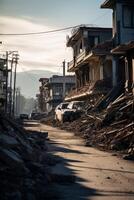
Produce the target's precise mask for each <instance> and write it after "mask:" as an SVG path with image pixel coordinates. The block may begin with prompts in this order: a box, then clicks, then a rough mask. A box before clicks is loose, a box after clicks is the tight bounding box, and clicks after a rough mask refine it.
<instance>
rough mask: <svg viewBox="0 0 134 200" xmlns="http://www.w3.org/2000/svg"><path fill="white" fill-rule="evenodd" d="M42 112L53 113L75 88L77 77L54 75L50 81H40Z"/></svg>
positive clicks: (44, 79) (43, 79)
mask: <svg viewBox="0 0 134 200" xmlns="http://www.w3.org/2000/svg"><path fill="white" fill-rule="evenodd" d="M40 82H41V84H42V85H41V87H40V98H39V97H38V98H39V99H40V105H41V106H40V110H41V111H48V112H49V111H51V110H52V109H53V108H55V107H56V106H57V105H58V104H59V103H61V102H62V101H64V98H65V96H66V95H67V94H68V93H69V92H70V91H71V90H72V88H74V87H75V76H58V75H53V76H52V77H50V78H49V79H46V78H42V79H40Z"/></svg>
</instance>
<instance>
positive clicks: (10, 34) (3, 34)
mask: <svg viewBox="0 0 134 200" xmlns="http://www.w3.org/2000/svg"><path fill="white" fill-rule="evenodd" d="M79 26H80V25H77V26H70V27H65V28H60V29H55V30H51V31H41V32H31V33H0V35H1V36H19V35H20V36H21V35H41V34H47V33H55V32H60V31H65V30H68V29H72V28H77V27H79Z"/></svg>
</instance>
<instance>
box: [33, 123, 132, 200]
mask: <svg viewBox="0 0 134 200" xmlns="http://www.w3.org/2000/svg"><path fill="white" fill-rule="evenodd" d="M33 128H34V129H40V130H42V131H48V134H49V139H50V140H49V141H48V151H49V153H50V155H55V157H56V159H55V161H56V162H57V164H56V165H52V167H51V168H52V174H53V175H54V177H57V178H56V179H57V183H54V184H53V189H52V192H53V191H54V190H56V192H57V193H58V195H59V196H60V199H62V200H86V199H87V200H120V199H121V200H129V199H130V200H132V199H133V200H134V163H133V162H132V161H126V160H123V159H122V158H120V157H119V156H116V155H115V154H112V153H107V152H103V151H99V150H97V149H95V148H90V147H85V146H84V142H83V140H82V139H80V138H78V137H76V136H74V135H73V133H69V132H66V131H63V130H59V129H57V128H53V127H49V126H46V125H42V124H40V125H37V127H36V125H35V127H33Z"/></svg>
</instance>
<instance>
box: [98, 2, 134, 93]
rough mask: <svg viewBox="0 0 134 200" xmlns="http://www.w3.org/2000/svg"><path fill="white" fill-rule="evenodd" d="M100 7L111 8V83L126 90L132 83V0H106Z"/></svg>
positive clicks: (133, 43) (133, 59) (133, 69)
mask: <svg viewBox="0 0 134 200" xmlns="http://www.w3.org/2000/svg"><path fill="white" fill-rule="evenodd" d="M101 8H105V9H112V10H113V34H112V35H113V49H112V50H111V52H112V54H113V56H112V59H113V61H112V69H113V73H112V74H113V85H118V84H119V83H122V84H123V85H124V87H125V88H126V90H131V89H132V90H133V84H134V1H130V0H106V1H105V2H104V3H103V4H102V5H101Z"/></svg>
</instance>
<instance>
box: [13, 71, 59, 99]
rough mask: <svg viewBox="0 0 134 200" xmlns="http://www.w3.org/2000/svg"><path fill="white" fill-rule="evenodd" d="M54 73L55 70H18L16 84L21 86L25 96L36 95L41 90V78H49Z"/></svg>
mask: <svg viewBox="0 0 134 200" xmlns="http://www.w3.org/2000/svg"><path fill="white" fill-rule="evenodd" d="M54 74H55V73H54V72H51V71H45V70H31V71H26V72H18V73H17V80H16V85H17V87H20V88H21V93H22V95H24V96H25V97H35V95H36V94H37V93H38V92H39V79H40V78H49V77H51V76H52V75H54ZM57 75H60V74H57Z"/></svg>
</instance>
